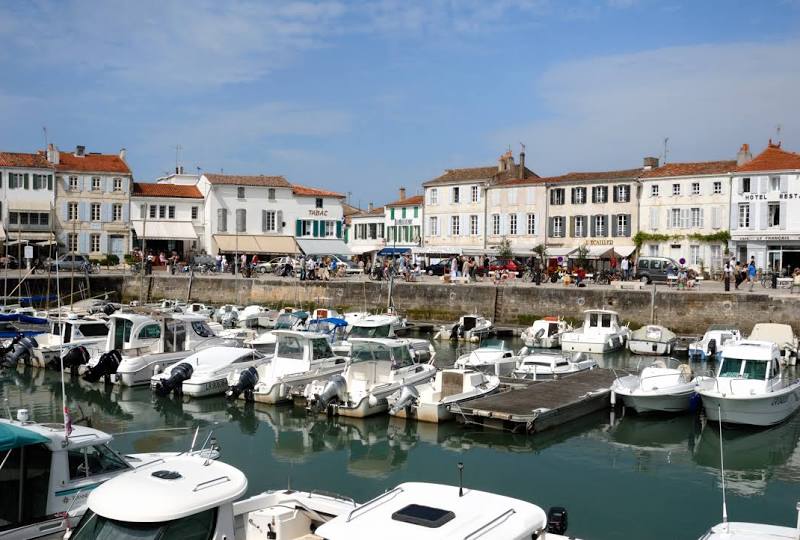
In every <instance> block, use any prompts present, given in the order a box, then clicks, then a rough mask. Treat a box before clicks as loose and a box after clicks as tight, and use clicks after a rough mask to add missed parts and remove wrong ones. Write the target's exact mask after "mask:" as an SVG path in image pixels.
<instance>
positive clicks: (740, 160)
mask: <svg viewBox="0 0 800 540" xmlns="http://www.w3.org/2000/svg"><path fill="white" fill-rule="evenodd" d="M752 159H753V154H752V153H750V145H749V144H747V143H744V144H743V145H742V147H741V148H740V149H739V151H738V152H737V153H736V166H737V167H741V166H742V165H744V164H745V163H747V162H749V161H751V160H752Z"/></svg>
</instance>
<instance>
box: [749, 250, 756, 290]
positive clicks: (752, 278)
mask: <svg viewBox="0 0 800 540" xmlns="http://www.w3.org/2000/svg"><path fill="white" fill-rule="evenodd" d="M747 280H748V281H749V282H750V291H752V290H753V285H755V283H756V260H755V258H754V257H750V264H748V265H747Z"/></svg>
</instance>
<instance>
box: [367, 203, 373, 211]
mask: <svg viewBox="0 0 800 540" xmlns="http://www.w3.org/2000/svg"><path fill="white" fill-rule="evenodd" d="M373 209H374V208H373V205H372V203H369V204H368V205H367V212H372V210H373Z"/></svg>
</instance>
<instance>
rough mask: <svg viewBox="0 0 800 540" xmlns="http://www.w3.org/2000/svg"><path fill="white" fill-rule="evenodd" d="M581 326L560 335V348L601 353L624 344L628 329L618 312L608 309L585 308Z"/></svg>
mask: <svg viewBox="0 0 800 540" xmlns="http://www.w3.org/2000/svg"><path fill="white" fill-rule="evenodd" d="M583 313H584V320H583V326H581V327H580V328H577V329H575V330H573V331H571V332H565V333H564V335H562V336H561V350H562V351H569V352H586V353H596V354H602V353H607V352H611V351H616V350H617V349H621V348H623V347H624V346H625V342H626V341H627V340H628V338H629V337H630V333H631V332H630V330H629V329H628V327H627V326H622V325H621V324H620V322H619V314H618V313H617V312H616V311H611V310H610V309H587V310H586V311H584V312H583Z"/></svg>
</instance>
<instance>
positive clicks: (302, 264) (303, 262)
mask: <svg viewBox="0 0 800 540" xmlns="http://www.w3.org/2000/svg"><path fill="white" fill-rule="evenodd" d="M299 266H300V281H305V280H306V256H305V255H300V265H299Z"/></svg>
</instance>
